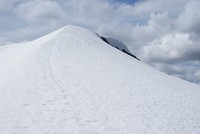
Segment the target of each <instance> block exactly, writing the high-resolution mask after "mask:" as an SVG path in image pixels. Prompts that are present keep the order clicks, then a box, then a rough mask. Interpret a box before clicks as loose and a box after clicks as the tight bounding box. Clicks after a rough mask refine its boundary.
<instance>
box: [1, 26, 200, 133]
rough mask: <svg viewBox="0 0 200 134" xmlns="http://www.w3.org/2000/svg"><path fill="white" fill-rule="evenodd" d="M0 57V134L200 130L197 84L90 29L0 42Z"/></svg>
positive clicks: (199, 97)
mask: <svg viewBox="0 0 200 134" xmlns="http://www.w3.org/2000/svg"><path fill="white" fill-rule="evenodd" d="M5 59H6V60H5ZM0 63H1V64H2V66H0V96H1V97H0V134H200V114H199V113H200V87H199V85H195V84H192V83H189V82H186V81H183V80H180V79H177V78H174V77H171V76H168V75H166V74H163V73H161V72H158V71H156V70H154V69H152V68H151V67H149V66H147V65H145V64H144V63H142V62H139V61H137V60H135V59H134V58H132V57H130V56H128V55H126V54H124V53H122V52H120V51H118V50H117V49H114V48H113V47H111V46H109V45H107V44H105V42H103V41H102V40H101V39H99V38H98V37H97V36H96V35H95V34H93V33H92V32H90V31H88V30H85V29H82V28H79V27H74V26H68V27H65V28H63V29H60V30H58V31H56V32H54V33H51V34H49V35H47V36H44V37H42V38H40V39H37V40H35V41H32V42H27V43H21V44H16V45H13V46H6V47H0Z"/></svg>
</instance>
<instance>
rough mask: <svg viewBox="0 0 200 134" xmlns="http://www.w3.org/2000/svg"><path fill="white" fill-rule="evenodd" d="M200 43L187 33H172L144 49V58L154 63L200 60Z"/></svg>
mask: <svg viewBox="0 0 200 134" xmlns="http://www.w3.org/2000/svg"><path fill="white" fill-rule="evenodd" d="M199 43H200V42H195V41H193V40H191V38H190V35H189V34H186V33H170V34H167V35H165V36H163V37H162V38H161V39H155V40H153V41H152V42H150V43H149V44H148V45H146V46H144V47H143V56H144V57H143V58H144V59H145V60H148V61H153V62H163V63H164V62H171V63H174V62H181V61H188V60H200V46H199Z"/></svg>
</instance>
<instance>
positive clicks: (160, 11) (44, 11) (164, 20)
mask: <svg viewBox="0 0 200 134" xmlns="http://www.w3.org/2000/svg"><path fill="white" fill-rule="evenodd" d="M199 7H200V1H199V0H173V1H172V0H140V1H139V0H84V1H80V0H67V1H66V0H57V1H56V0H6V1H0V29H1V30H0V45H5V44H10V43H12V42H22V41H27V40H33V39H36V38H38V37H41V36H43V35H45V34H48V33H50V32H52V31H54V30H57V29H59V28H61V27H63V26H65V25H68V24H70V25H80V26H83V27H85V28H88V29H90V30H92V31H94V32H97V33H99V34H101V35H104V36H109V37H112V38H116V39H118V40H120V41H122V42H124V43H125V44H126V45H127V46H128V48H129V49H130V51H132V53H134V54H136V55H137V56H138V57H139V58H140V59H142V61H144V62H146V63H147V64H150V65H151V66H153V67H155V68H157V69H159V70H162V71H163V72H166V73H168V74H171V75H174V76H177V77H181V78H183V79H186V80H189V81H193V82H196V83H200V58H199V57H200V55H199V54H200V45H199V44H200V39H199V36H200V12H199Z"/></svg>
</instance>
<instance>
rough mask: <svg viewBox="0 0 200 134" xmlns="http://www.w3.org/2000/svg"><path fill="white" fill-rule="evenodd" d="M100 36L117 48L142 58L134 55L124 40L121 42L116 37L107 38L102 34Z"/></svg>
mask: <svg viewBox="0 0 200 134" xmlns="http://www.w3.org/2000/svg"><path fill="white" fill-rule="evenodd" d="M100 38H101V39H102V40H103V41H105V42H106V43H108V44H109V45H111V46H113V47H115V48H117V49H119V50H121V51H122V52H124V53H126V54H128V55H129V56H131V57H133V58H136V59H138V60H140V59H139V58H137V57H136V56H135V55H133V54H132V53H131V52H130V51H129V49H128V47H127V46H126V45H125V44H124V43H122V42H120V41H118V40H116V39H113V38H109V37H107V38H106V37H103V36H100Z"/></svg>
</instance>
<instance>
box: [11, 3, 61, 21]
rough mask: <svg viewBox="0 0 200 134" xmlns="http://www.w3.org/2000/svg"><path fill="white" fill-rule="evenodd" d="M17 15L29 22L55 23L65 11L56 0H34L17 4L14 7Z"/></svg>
mask: <svg viewBox="0 0 200 134" xmlns="http://www.w3.org/2000/svg"><path fill="white" fill-rule="evenodd" d="M15 13H16V14H17V16H18V17H20V18H22V19H24V20H25V21H27V22H29V23H31V24H32V23H39V24H41V23H42V24H45V23H47V22H48V23H50V24H51V23H53V24H54V23H56V22H58V21H60V20H62V18H63V17H64V15H65V13H64V11H63V10H62V9H61V7H60V5H59V4H58V3H57V2H56V1H51V0H34V1H28V2H25V3H22V4H19V5H18V6H17V8H16V9H15Z"/></svg>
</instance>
